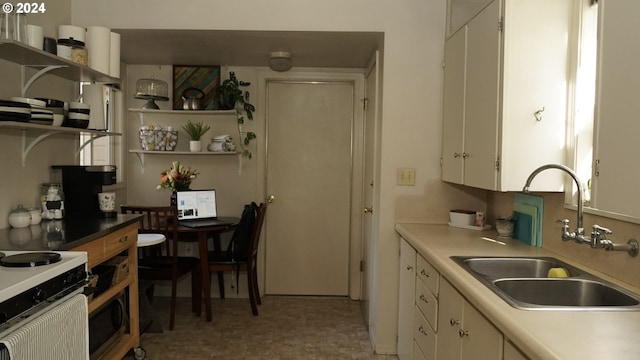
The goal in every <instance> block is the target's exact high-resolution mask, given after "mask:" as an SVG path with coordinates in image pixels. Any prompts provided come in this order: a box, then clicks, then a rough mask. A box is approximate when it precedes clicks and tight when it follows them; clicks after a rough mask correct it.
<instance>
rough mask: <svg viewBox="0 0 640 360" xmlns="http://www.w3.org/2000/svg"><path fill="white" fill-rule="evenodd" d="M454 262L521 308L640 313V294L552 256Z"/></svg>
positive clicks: (470, 258) (457, 259)
mask: <svg viewBox="0 0 640 360" xmlns="http://www.w3.org/2000/svg"><path fill="white" fill-rule="evenodd" d="M451 259H452V260H453V261H455V262H456V263H457V264H458V265H460V266H461V267H462V268H464V269H465V270H466V271H467V272H469V273H470V274H471V275H473V276H474V277H475V278H476V279H478V280H479V281H480V282H482V283H483V284H484V285H485V286H487V287H488V288H489V289H491V290H492V291H493V292H494V293H495V294H496V295H498V296H499V297H500V298H502V299H503V300H504V301H506V302H507V303H508V304H509V305H511V306H513V307H515V308H518V309H525V310H578V311H585V310H589V311H593V310H597V311H640V296H639V295H637V294H634V293H632V292H629V291H627V290H626V289H623V288H621V287H619V286H617V285H615V284H612V283H610V282H608V281H606V280H604V279H601V278H599V277H597V276H595V275H592V274H590V273H588V272H586V271H584V270H581V269H578V268H576V267H574V266H571V265H569V264H567V263H565V262H563V261H561V260H558V259H556V258H553V257H469V256H452V257H451ZM550 269H553V270H551V272H550ZM550 275H552V276H553V275H555V276H558V275H560V277H549V276H550ZM565 276H566V277H565Z"/></svg>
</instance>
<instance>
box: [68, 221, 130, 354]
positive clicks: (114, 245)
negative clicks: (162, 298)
mask: <svg viewBox="0 0 640 360" xmlns="http://www.w3.org/2000/svg"><path fill="white" fill-rule="evenodd" d="M137 239H138V223H137V222H135V223H133V224H131V225H128V226H126V227H124V228H122V229H119V230H116V231H114V232H112V233H111V234H109V235H106V236H103V237H101V238H98V239H96V240H93V241H91V242H88V243H86V244H84V245H81V246H78V247H77V248H74V249H72V250H73V251H86V252H87V257H88V263H87V267H88V268H93V267H94V266H96V265H99V264H102V263H104V262H105V261H107V260H109V259H111V258H113V257H114V256H116V255H119V254H121V253H123V252H126V254H127V257H128V259H127V260H128V266H129V273H128V275H127V276H126V277H125V279H124V280H122V281H120V282H118V283H117V284H115V285H112V286H111V287H110V288H109V289H107V290H105V291H104V292H103V293H101V294H100V295H99V296H97V297H95V298H93V299H92V300H90V301H89V315H91V314H92V313H94V312H96V311H98V310H99V309H100V307H101V306H102V305H104V304H106V303H107V302H108V301H110V300H112V299H113V298H115V297H117V296H119V295H120V294H121V293H122V292H123V291H128V293H129V296H127V299H128V304H127V306H126V307H127V309H128V319H129V329H128V331H126V332H125V333H122V334H121V335H120V336H119V337H118V338H117V339H115V340H114V341H113V342H111V343H110V344H108V345H106V346H105V347H102V348H100V350H98V351H97V352H96V353H92V354H90V355H91V359H92V360H94V359H122V358H123V357H124V356H125V355H126V354H127V353H128V352H129V350H131V349H134V350H135V349H138V348H139V347H140V326H139V323H138V252H137V249H138V248H137ZM90 336H91V335H90Z"/></svg>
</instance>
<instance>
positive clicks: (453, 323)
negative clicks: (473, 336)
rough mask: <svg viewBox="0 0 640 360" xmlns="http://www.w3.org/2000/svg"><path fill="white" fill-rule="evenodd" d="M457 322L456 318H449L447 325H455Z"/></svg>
mask: <svg viewBox="0 0 640 360" xmlns="http://www.w3.org/2000/svg"><path fill="white" fill-rule="evenodd" d="M457 324H460V321H458V320H456V319H450V320H449V325H451V326H455V325H457Z"/></svg>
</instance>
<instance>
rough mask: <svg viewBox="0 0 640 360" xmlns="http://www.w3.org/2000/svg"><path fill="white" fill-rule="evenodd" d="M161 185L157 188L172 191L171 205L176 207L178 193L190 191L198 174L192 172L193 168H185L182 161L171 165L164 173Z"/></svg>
mask: <svg viewBox="0 0 640 360" xmlns="http://www.w3.org/2000/svg"><path fill="white" fill-rule="evenodd" d="M160 174H161V177H160V184H158V186H157V187H156V188H157V189H158V190H159V189H170V190H171V191H172V193H171V205H172V206H174V205H176V204H177V203H176V191H180V190H189V188H190V186H191V182H192V181H193V180H195V178H196V177H198V172H197V171H196V170H192V169H191V167H185V166H184V165H182V164H180V161H174V162H173V163H171V168H170V169H167V170H164V171H162V173H160Z"/></svg>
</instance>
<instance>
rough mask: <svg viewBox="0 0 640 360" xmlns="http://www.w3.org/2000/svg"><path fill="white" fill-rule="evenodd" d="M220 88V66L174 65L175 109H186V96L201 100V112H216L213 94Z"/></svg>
mask: <svg viewBox="0 0 640 360" xmlns="http://www.w3.org/2000/svg"><path fill="white" fill-rule="evenodd" d="M218 86H220V66H219V65H173V109H175V110H183V109H184V108H183V103H184V100H183V96H184V97H185V98H189V97H197V98H199V99H201V104H202V108H201V110H214V104H213V94H214V93H215V90H216V88H217V87H218ZM195 89H198V90H200V91H202V93H201V92H200V91H198V90H195Z"/></svg>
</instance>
